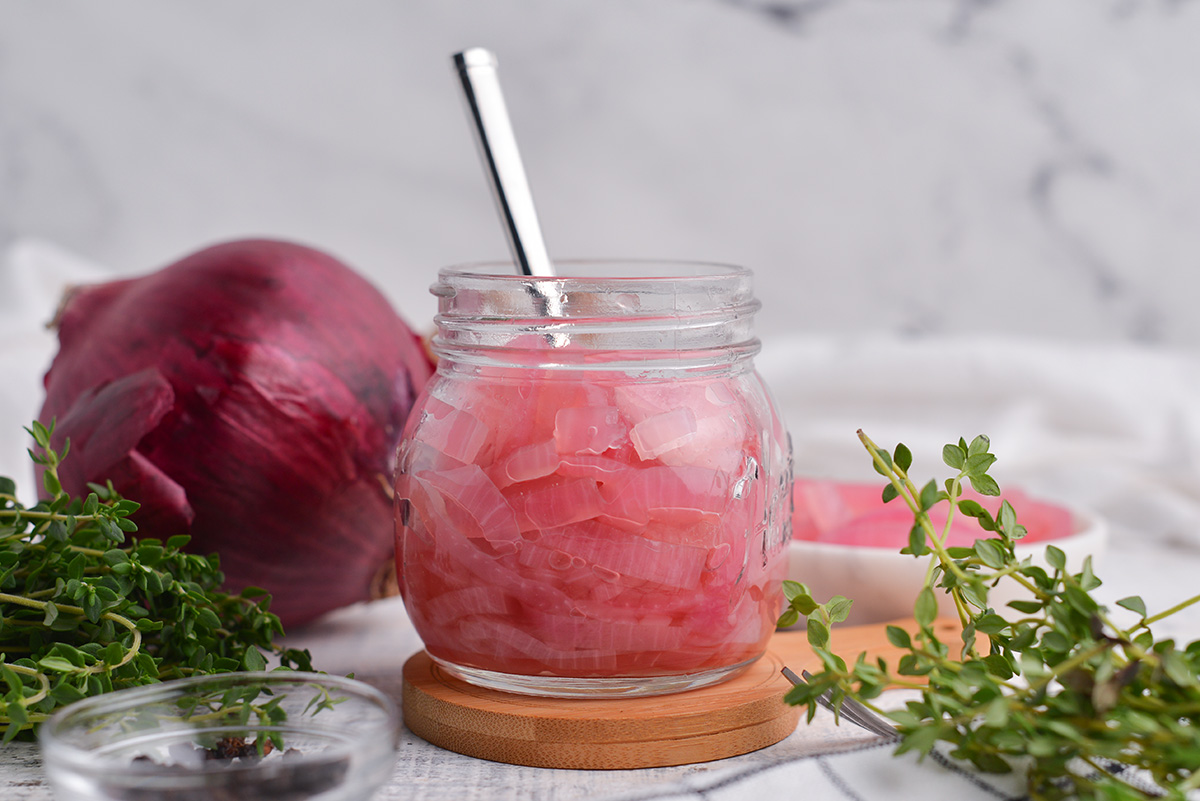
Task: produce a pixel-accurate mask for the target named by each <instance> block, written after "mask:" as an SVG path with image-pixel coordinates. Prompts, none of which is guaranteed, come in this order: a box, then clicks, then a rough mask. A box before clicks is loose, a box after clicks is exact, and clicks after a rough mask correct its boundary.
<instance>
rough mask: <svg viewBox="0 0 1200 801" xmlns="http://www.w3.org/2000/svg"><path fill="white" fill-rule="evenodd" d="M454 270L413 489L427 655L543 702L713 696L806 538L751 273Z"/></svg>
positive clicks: (664, 267)
mask: <svg viewBox="0 0 1200 801" xmlns="http://www.w3.org/2000/svg"><path fill="white" fill-rule="evenodd" d="M557 266H558V269H559V271H560V275H559V276H558V277H555V278H551V279H545V278H530V277H524V276H517V275H513V274H512V273H511V271H510V269H509V268H506V267H505V266H504V265H480V266H477V267H466V268H454V269H446V270H442V271H441V272H440V274H439V281H438V283H436V284H435V285H434V286H433V292H434V294H435V295H437V296H438V298H439V314H438V316H437V323H438V331H437V334H436V336H435V338H434V341H433V347H434V350H435V352H436V353H437V354H438V356H439V358H440V361H439V364H438V369H437V373H436V374H435V376H434V377H433V379H432V380H431V381H430V383H429V385H428V386H427V387H426V390H425V393H424V395H423V396H422V398H421V399H420V400H419V401H418V403H417V405H416V406H415V407H414V409H413V411H412V413H411V415H410V418H409V422H408V426H407V430H406V433H405V437H404V440H403V442H402V443H401V446H400V451H399V459H398V471H397V478H396V499H397V507H396V511H397V522H396V535H397V548H396V552H397V562H398V565H397V567H398V572H399V575H400V578H401V589H402V593H403V595H404V600H405V604H406V607H407V609H408V612H409V615H410V617H411V618H412V621H413V623H414V625H415V626H416V628H417V631H418V633H419V634H420V635H421V637H422V639H423V640H424V642H425V646H426V648H427V650H428V651H429V653H430V655H431V656H432V657H433V658H434V659H435V660H436V661H437V662H438V663H439V664H441V665H442V667H443V668H445V669H447V670H449V671H450V672H451V673H453V674H454V675H457V676H459V677H460V678H462V679H464V680H466V681H469V682H472V683H475V684H479V685H483V686H489V687H493V688H496V689H502V690H507V691H513V692H522V693H530V694H538V695H559V696H586V695H649V694H656V693H665V692H673V691H677V690H684V689H689V688H692V687H697V686H703V685H706V684H711V683H714V682H717V681H721V680H723V679H726V678H729V677H731V676H733V675H736V674H737V673H738V672H740V671H742V670H743V669H745V668H746V667H747V666H748V665H749V664H751V663H752V662H753V661H754V660H755V659H757V658H758V657H759V656H761V655H762V653H763V651H764V649H765V647H766V643H767V640H768V639H769V638H770V636H771V633H772V632H773V630H774V621H775V619H776V616H777V614H778V612H779V608H780V605H781V581H782V578H783V574H784V570H785V558H784V557H785V545H786V542H787V540H788V539H789V538H790V520H791V492H790V484H791V454H790V447H789V443H788V437H787V434H786V432H785V430H784V428H783V425H782V423H781V421H780V419H779V416H778V414H777V412H776V410H775V407H774V405H773V403H772V401H771V399H770V395H769V393H768V391H767V389H766V387H765V386H764V385H763V382H762V380H761V379H760V377H759V376H758V374H757V373H756V372H755V370H754V364H753V358H754V355H755V354H756V353H757V352H758V350H759V343H758V340H757V339H755V337H754V334H753V327H752V319H753V315H754V313H755V311H757V309H758V307H759V305H760V304H759V303H758V301H757V300H755V298H754V296H753V291H752V285H751V278H750V273H749V272H748V271H747V270H744V269H741V268H736V267H726V266H718V265H706V264H677V263H660V262H616V263H598V262H586V263H585V262H579V263H561V262H560V263H559V264H558V265H557Z"/></svg>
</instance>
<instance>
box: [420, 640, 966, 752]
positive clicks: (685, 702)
mask: <svg viewBox="0 0 1200 801" xmlns="http://www.w3.org/2000/svg"><path fill="white" fill-rule="evenodd" d="M946 625H947V626H950V627H953V626H954V625H955V624H954V623H952V622H951V623H947V624H946ZM885 626H886V624H882V623H880V624H872V625H867V626H854V627H848V628H838V629H836V630H835V632H834V643H835V646H836V648H837V650H838V651H839V652H841V653H844V654H847V655H852V656H857V654H858V653H859V652H860V651H866V652H867V653H868V655H869V656H871V657H872V658H873V657H875V656H885V657H888V658H892V659H894V658H895V655H896V654H897V653H898V650H897V649H895V648H893V647H892V646H891V645H890V644H888V642H887V636H886V634H885ZM784 665H787V666H788V667H790V668H791V669H792V670H794V671H796V672H797V673H799V672H800V671H801V670H803V669H806V668H808V669H815V668H816V667H817V666H818V665H819V662H818V660H817V658H816V657H815V656H814V655H813V653H812V651H811V650H810V649H809V647H808V640H807V638H806V636H805V634H804V632H802V631H798V632H779V633H777V634H775V636H774V637H772V638H771V643H770V646H769V648H768V649H767V652H766V654H764V655H763V657H762V658H761V659H759V660H758V661H757V662H755V663H754V664H753V665H751V666H750V668H749V669H748V670H747V671H746V672H744V673H742V674H741V675H740V676H737V677H735V678H733V679H730V680H729V681H726V682H723V683H721V684H717V685H713V686H711V687H703V688H700V689H698V690H689V691H687V692H682V693H673V694H670V695H661V696H651V697H649V698H615V699H564V698H535V697H531V696H523V695H515V694H511V693H502V692H498V691H495V690H488V689H484V688H481V687H475V686H473V685H470V684H467V683H466V682H463V681H461V680H459V679H456V678H454V677H452V676H450V675H447V674H446V672H445V671H443V670H442V669H441V668H439V667H438V666H437V665H436V664H434V662H433V660H432V659H430V657H429V655H428V654H427V653H426V652H424V651H422V652H420V653H418V654H416V655H415V656H413V657H412V658H410V659H409V660H408V662H407V663H405V665H404V685H403V709H404V723H405V725H407V726H408V728H409V730H411V731H412V732H413V733H414V734H416V735H417V736H418V737H421V738H423V739H425V740H427V741H429V742H431V743H433V744H434V745H437V746H440V747H442V748H445V749H448V750H450V751H455V752H457V753H460V754H466V755H467V756H473V757H478V758H480V759H488V760H492V761H495V762H507V763H510V764H514V765H528V766H531V767H542V768H572V769H584V770H618V769H628V768H654V767H664V766H667V765H686V764H692V763H695V762H709V761H712V760H714V759H724V758H726V757H731V756H737V755H738V754H746V753H749V752H751V751H756V750H758V749H760V748H765V747H766V746H768V745H774V744H775V743H777V742H779V741H780V740H782V739H783V738H785V737H787V736H788V735H789V734H791V733H792V731H794V730H795V728H796V725H797V724H798V723H799V721H800V714H801V710H800V709H799V708H798V707H791V706H788V705H786V704H784V703H783V696H784V694H785V693H786V692H787V690H788V688H789V687H791V685H790V684H789V683H788V681H787V679H785V678H784V677H783V676H782V675H780V672H779V671H780V670H781V669H782V668H783V666H784Z"/></svg>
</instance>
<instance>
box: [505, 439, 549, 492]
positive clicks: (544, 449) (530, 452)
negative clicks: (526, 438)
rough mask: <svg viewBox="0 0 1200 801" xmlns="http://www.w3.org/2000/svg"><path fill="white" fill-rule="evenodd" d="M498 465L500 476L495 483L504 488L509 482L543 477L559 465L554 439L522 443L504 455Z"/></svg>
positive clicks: (513, 482)
mask: <svg viewBox="0 0 1200 801" xmlns="http://www.w3.org/2000/svg"><path fill="white" fill-rule="evenodd" d="M500 465H501V469H500V470H499V471H497V472H498V473H499V474H500V475H501V477H502V478H501V480H498V481H497V482H496V483H497V486H499V487H500V488H501V489H504V488H505V487H507V486H509V485H510V484H519V483H522V482H525V481H533V480H534V479H537V478H545V477H546V476H548V475H550V474H551V473H553V472H554V471H556V470H557V469H558V465H559V456H558V450H557V449H556V448H555V446H554V440H546V441H545V442H538V443H535V444H533V445H524V446H522V447H520V448H517V449H516V450H514V451H513V452H512V453H510V454H509V455H508V456H506V457H504V459H503V460H501V462H500Z"/></svg>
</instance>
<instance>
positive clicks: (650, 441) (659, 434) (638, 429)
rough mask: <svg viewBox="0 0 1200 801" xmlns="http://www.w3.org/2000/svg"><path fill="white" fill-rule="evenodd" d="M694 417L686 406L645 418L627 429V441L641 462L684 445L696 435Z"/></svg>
mask: <svg viewBox="0 0 1200 801" xmlns="http://www.w3.org/2000/svg"><path fill="white" fill-rule="evenodd" d="M696 430H697V429H696V415H695V414H694V413H693V412H692V410H691V409H689V408H687V407H686V406H684V407H680V408H678V409H672V410H671V411H669V412H663V413H662V414H656V415H654V416H653V417H647V418H646V419H645V420H643V421H642V422H640V423H638V424H637V425H635V426H634V427H633V428H631V429H629V439H630V441H631V442H633V447H634V448H635V449H636V450H637V454H638V456H640V457H641V458H642V460H643V461H649V460H651V459H654V458H656V457H658V456H660V455H662V454H664V453H666V452H667V451H671V450H674V449H675V448H678V447H680V446H682V445H684V444H686V443H687V442H688V441H689V440H690V439H691V437H692V436H693V435H694V434H695V433H696Z"/></svg>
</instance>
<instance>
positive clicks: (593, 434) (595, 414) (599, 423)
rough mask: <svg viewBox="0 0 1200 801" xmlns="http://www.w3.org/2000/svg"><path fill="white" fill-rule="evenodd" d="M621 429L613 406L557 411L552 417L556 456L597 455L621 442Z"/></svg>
mask: <svg viewBox="0 0 1200 801" xmlns="http://www.w3.org/2000/svg"><path fill="white" fill-rule="evenodd" d="M625 437H626V431H625V425H624V423H622V422H621V416H620V413H619V410H618V409H617V407H615V406H584V407H570V408H566V409H559V410H558V413H557V414H556V415H555V416H554V444H555V447H556V448H557V449H558V452H559V453H572V454H583V453H590V454H601V453H604V452H605V451H607V450H608V449H610V448H615V447H616V446H618V445H620V444H621V442H622V441H624V440H625Z"/></svg>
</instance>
